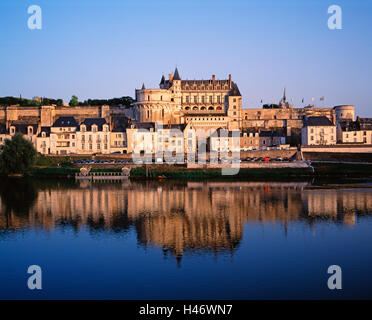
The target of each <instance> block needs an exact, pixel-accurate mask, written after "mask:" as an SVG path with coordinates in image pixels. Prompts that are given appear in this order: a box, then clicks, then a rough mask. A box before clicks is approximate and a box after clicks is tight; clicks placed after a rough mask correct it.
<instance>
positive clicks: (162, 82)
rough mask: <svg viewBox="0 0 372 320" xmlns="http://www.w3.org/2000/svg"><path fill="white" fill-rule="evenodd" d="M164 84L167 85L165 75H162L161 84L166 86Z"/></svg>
mask: <svg viewBox="0 0 372 320" xmlns="http://www.w3.org/2000/svg"><path fill="white" fill-rule="evenodd" d="M164 83H165V77H164V75H162V77H161V80H160V84H164Z"/></svg>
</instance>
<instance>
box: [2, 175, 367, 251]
mask: <svg viewBox="0 0 372 320" xmlns="http://www.w3.org/2000/svg"><path fill="white" fill-rule="evenodd" d="M0 197H1V201H0V234H4V233H9V232H10V233H12V232H13V233H17V232H18V231H19V230H22V229H27V228H42V229H45V230H53V229H55V228H72V229H73V230H75V232H79V229H80V228H83V227H87V228H88V229H89V230H90V232H92V233H102V232H113V233H119V232H126V231H128V230H130V229H131V228H135V230H136V234H137V238H138V242H139V243H140V244H141V245H142V246H159V247H162V248H163V251H164V254H167V253H170V254H172V255H174V256H176V257H181V256H182V255H183V254H184V252H185V251H191V252H193V253H195V252H203V251H208V252H215V253H218V252H221V251H223V252H229V253H231V254H232V253H233V252H234V249H235V248H236V247H237V246H238V245H239V243H240V241H241V239H242V237H243V226H244V224H247V223H255V224H257V223H260V224H265V223H279V224H281V225H282V227H283V231H284V232H285V230H286V228H287V226H288V224H289V223H291V222H293V221H300V222H304V223H307V224H308V225H309V227H312V226H313V225H314V224H316V223H317V222H318V221H319V220H322V221H323V220H327V221H330V222H335V223H342V224H345V225H353V224H355V223H356V218H357V217H358V216H360V215H363V214H369V213H370V212H372V189H370V188H351V187H350V188H346V187H342V188H321V189H320V188H314V187H313V186H311V185H310V184H309V183H300V182H296V183H281V182H273V183H269V182H267V183H260V182H208V183H203V182H179V183H174V182H173V183H170V182H164V183H159V182H144V183H138V182H137V183H134V182H128V183H125V184H90V183H82V184H79V183H74V182H67V181H66V182H65V181H58V182H50V181H37V182H35V181H32V180H24V179H10V180H4V181H2V182H1V183H0ZM0 241H1V237H0Z"/></svg>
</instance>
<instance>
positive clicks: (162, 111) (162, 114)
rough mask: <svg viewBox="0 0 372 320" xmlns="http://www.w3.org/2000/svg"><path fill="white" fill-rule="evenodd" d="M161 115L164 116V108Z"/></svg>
mask: <svg viewBox="0 0 372 320" xmlns="http://www.w3.org/2000/svg"><path fill="white" fill-rule="evenodd" d="M161 116H162V118H164V109H161Z"/></svg>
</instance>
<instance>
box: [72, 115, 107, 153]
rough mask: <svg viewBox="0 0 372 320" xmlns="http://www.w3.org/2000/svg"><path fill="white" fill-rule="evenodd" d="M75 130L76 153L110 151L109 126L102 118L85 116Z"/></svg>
mask: <svg viewBox="0 0 372 320" xmlns="http://www.w3.org/2000/svg"><path fill="white" fill-rule="evenodd" d="M79 129H80V130H78V131H77V132H76V138H77V144H76V151H75V152H76V153H79V154H92V153H103V154H107V153H110V143H111V139H110V128H109V125H108V123H107V122H106V119H104V118H86V119H84V121H83V122H81V123H80V127H79Z"/></svg>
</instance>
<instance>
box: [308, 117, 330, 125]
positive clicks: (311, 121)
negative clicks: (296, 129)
mask: <svg viewBox="0 0 372 320" xmlns="http://www.w3.org/2000/svg"><path fill="white" fill-rule="evenodd" d="M305 123H306V125H307V126H308V127H325V126H333V123H332V122H331V121H330V120H329V119H328V118H327V117H326V116H320V117H309V118H307V120H305Z"/></svg>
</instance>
